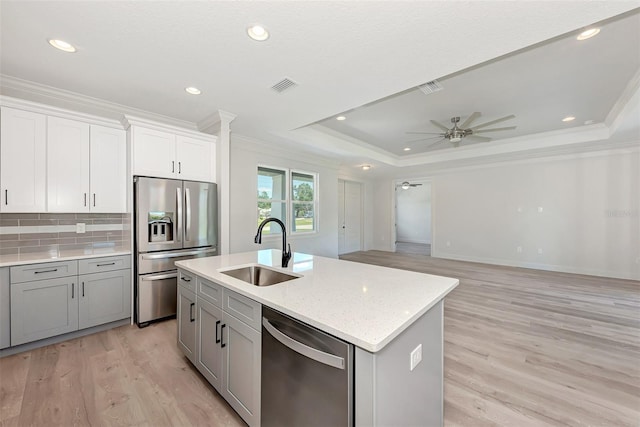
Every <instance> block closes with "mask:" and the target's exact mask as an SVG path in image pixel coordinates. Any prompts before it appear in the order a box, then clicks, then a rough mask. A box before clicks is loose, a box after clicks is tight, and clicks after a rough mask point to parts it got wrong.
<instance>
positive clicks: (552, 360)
mask: <svg viewBox="0 0 640 427" xmlns="http://www.w3.org/2000/svg"><path fill="white" fill-rule="evenodd" d="M342 258H344V259H348V260H353V261H359V262H367V263H372V264H380V265H386V266H390V267H395V268H403V269H409V270H414V271H421V272H427V273H432V274H440V275H446V276H451V277H457V278H459V279H460V281H461V284H460V285H459V286H458V288H456V289H455V290H454V291H453V292H452V293H451V294H450V296H449V297H447V299H446V302H445V426H447V427H453V426H469V427H475V426H489V425H493V426H513V427H526V426H547V425H548V426H558V425H571V426H574V425H575V426H584V425H598V426H640V283H639V282H634V281H624V280H615V279H602V278H596V277H589V276H577V275H571V274H562V273H550V272H541V271H536V270H527V269H516V268H508V267H496V266H488V265H483V264H474V263H466V262H458V261H447V260H441V259H434V258H430V257H425V256H420V255H411V254H390V253H388V252H377V251H369V252H358V253H353V254H348V255H345V256H343V257H342ZM175 337H176V323H175V320H171V321H166V322H162V323H158V324H154V325H152V326H149V327H148V328H145V329H138V328H137V327H135V326H125V327H121V328H117V329H113V330H110V331H107V332H103V333H98V334H94V335H91V336H88V337H83V338H78V339H75V340H72V341H67V342H65V343H61V344H57V345H52V346H48V347H44V348H41V349H37V350H33V351H29V352H25V353H21V354H17V355H13V356H9V357H5V358H3V359H0V426H31V425H34V426H53V425H59V426H72V425H77V426H86V425H91V426H102V425H105V426H111V425H113V426H116V425H118V426H128V425H136V426H137V425H140V426H165V425H166V426H169V425H171V426H242V425H244V424H243V422H242V420H241V419H240V418H239V417H238V416H237V415H236V414H235V412H234V411H233V410H232V409H231V408H230V407H229V406H228V405H227V404H226V403H225V402H224V401H223V399H222V398H221V397H220V396H219V395H218V393H217V392H216V391H215V390H214V389H213V388H212V387H211V386H210V385H209V384H207V382H206V381H205V380H204V379H203V378H202V377H201V376H200V375H199V374H198V373H197V371H196V370H195V369H194V368H193V367H192V366H191V365H190V363H189V362H188V361H187V360H186V358H184V356H182V355H181V353H180V352H179V350H178V349H177V347H176V343H175ZM301 427H302V426H301Z"/></svg>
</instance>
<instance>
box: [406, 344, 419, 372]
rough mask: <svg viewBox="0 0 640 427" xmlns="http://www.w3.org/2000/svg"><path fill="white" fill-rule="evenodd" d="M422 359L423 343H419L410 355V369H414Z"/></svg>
mask: <svg viewBox="0 0 640 427" xmlns="http://www.w3.org/2000/svg"><path fill="white" fill-rule="evenodd" d="M421 361H422V344H418V346H417V347H416V348H414V349H413V351H412V352H411V355H410V360H409V370H410V371H413V370H414V369H415V367H416V366H418V363H420V362H421Z"/></svg>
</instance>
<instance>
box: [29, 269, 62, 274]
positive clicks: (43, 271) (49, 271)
mask: <svg viewBox="0 0 640 427" xmlns="http://www.w3.org/2000/svg"><path fill="white" fill-rule="evenodd" d="M56 271H58V269H57V268H54V269H53V270H42V271H34V272H33V274H41V273H53V272H56Z"/></svg>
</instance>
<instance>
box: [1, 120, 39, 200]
mask: <svg viewBox="0 0 640 427" xmlns="http://www.w3.org/2000/svg"><path fill="white" fill-rule="evenodd" d="M0 130H1V135H0V187H1V188H2V195H1V196H0V212H44V210H45V208H46V206H45V203H46V156H47V141H46V130H47V129H46V116H45V115H43V114H37V113H31V112H28V111H22V110H16V109H13V108H8V107H2V111H1V117H0Z"/></svg>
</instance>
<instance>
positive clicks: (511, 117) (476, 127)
mask: <svg viewBox="0 0 640 427" xmlns="http://www.w3.org/2000/svg"><path fill="white" fill-rule="evenodd" d="M515 118H516V116H514V115H513V114H511V115H509V116H505V117H502V118H499V119H496V120H492V121H490V122H486V123H482V124H479V125H477V126H474V127H472V128H471V130H476V129H480V128H483V127H487V126H491V125H493V124H495V123H500V122H504V121H505V120H510V119H515Z"/></svg>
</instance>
